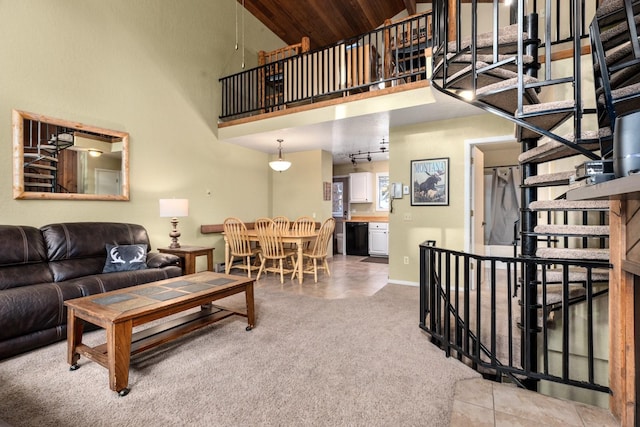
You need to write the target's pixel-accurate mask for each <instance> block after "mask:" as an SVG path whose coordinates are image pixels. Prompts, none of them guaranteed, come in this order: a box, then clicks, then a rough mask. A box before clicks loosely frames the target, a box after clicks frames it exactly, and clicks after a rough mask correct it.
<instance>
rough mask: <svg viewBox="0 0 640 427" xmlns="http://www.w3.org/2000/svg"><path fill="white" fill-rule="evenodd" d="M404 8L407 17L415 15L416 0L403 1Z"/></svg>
mask: <svg viewBox="0 0 640 427" xmlns="http://www.w3.org/2000/svg"><path fill="white" fill-rule="evenodd" d="M404 6H405V7H406V8H407V13H408V14H409V15H415V14H416V11H417V9H416V0H404Z"/></svg>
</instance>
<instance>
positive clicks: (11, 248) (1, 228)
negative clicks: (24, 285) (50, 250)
mask: <svg viewBox="0 0 640 427" xmlns="http://www.w3.org/2000/svg"><path fill="white" fill-rule="evenodd" d="M46 261H47V249H46V246H45V243H44V240H43V239H42V234H41V233H40V230H38V229H37V228H35V227H27V226H21V225H0V266H4V265H15V264H28V263H34V262H46Z"/></svg>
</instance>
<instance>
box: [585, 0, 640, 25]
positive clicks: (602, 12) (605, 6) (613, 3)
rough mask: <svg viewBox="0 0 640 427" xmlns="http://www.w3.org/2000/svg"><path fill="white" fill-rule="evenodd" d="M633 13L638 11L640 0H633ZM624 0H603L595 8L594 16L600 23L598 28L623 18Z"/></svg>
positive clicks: (639, 9)
mask: <svg viewBox="0 0 640 427" xmlns="http://www.w3.org/2000/svg"><path fill="white" fill-rule="evenodd" d="M632 4H633V12H634V14H636V13H638V11H640V1H637V0H635V1H633V2H632ZM625 15H626V14H625V10H624V0H609V1H604V2H602V4H601V5H600V6H598V9H597V10H596V18H598V22H599V23H600V28H603V27H605V26H608V25H613V24H615V23H616V22H618V21H620V20H622V19H625Z"/></svg>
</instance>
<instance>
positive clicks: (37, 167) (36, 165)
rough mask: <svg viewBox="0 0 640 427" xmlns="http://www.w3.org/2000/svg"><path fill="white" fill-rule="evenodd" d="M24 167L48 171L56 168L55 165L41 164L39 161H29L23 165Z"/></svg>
mask: <svg viewBox="0 0 640 427" xmlns="http://www.w3.org/2000/svg"><path fill="white" fill-rule="evenodd" d="M25 168H32V169H45V170H49V171H55V170H58V168H57V167H55V166H49V165H41V164H40V163H30V164H28V165H25Z"/></svg>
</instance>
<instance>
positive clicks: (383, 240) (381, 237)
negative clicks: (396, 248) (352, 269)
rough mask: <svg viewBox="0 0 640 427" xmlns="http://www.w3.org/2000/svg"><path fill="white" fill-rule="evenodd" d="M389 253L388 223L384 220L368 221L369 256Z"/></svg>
mask: <svg viewBox="0 0 640 427" xmlns="http://www.w3.org/2000/svg"><path fill="white" fill-rule="evenodd" d="M388 255H389V224H388V223H386V222H370V223H369V256H388Z"/></svg>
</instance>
